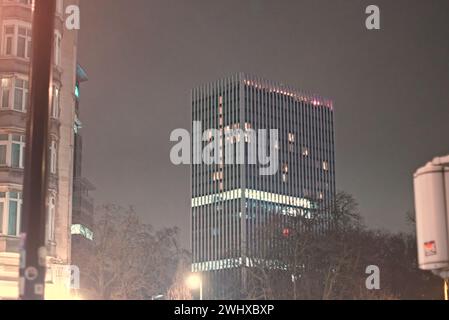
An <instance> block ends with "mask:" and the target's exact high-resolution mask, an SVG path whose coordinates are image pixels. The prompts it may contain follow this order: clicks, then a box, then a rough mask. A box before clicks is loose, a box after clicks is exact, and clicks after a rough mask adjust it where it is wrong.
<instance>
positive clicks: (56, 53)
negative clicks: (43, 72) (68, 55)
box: [53, 31, 62, 66]
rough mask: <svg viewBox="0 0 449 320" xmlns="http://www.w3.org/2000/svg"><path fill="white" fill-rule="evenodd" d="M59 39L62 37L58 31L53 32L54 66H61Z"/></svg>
mask: <svg viewBox="0 0 449 320" xmlns="http://www.w3.org/2000/svg"><path fill="white" fill-rule="evenodd" d="M61 39H62V36H61V34H60V33H59V31H57V32H55V38H54V41H55V44H54V50H53V55H54V57H53V59H54V64H55V65H56V66H60V65H61Z"/></svg>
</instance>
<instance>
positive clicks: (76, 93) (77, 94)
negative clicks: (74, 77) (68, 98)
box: [75, 83, 80, 99]
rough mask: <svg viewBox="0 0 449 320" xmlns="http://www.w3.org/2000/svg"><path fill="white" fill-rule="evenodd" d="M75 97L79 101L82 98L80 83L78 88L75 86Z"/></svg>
mask: <svg viewBox="0 0 449 320" xmlns="http://www.w3.org/2000/svg"><path fill="white" fill-rule="evenodd" d="M75 97H76V98H77V99H79V98H80V87H79V84H78V83H77V84H76V86H75Z"/></svg>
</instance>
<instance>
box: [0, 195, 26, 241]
mask: <svg viewBox="0 0 449 320" xmlns="http://www.w3.org/2000/svg"><path fill="white" fill-rule="evenodd" d="M21 213H22V193H21V192H19V191H15V190H11V191H7V192H0V234H4V235H8V236H18V235H19V232H20V219H21Z"/></svg>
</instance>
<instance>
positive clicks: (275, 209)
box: [191, 73, 335, 298]
mask: <svg viewBox="0 0 449 320" xmlns="http://www.w3.org/2000/svg"><path fill="white" fill-rule="evenodd" d="M191 103H192V120H193V125H192V133H193V136H194V139H193V141H194V143H192V151H193V164H192V166H191V182H192V185H191V188H192V189H191V193H192V200H191V201H192V203H191V228H192V233H191V236H192V238H191V242H192V255H193V263H192V271H193V272H198V273H201V276H202V279H203V288H204V289H203V290H204V291H203V292H204V296H205V297H206V298H238V297H239V296H238V295H239V292H244V290H245V269H246V268H250V267H251V266H252V265H253V263H254V262H255V261H261V260H263V259H266V257H265V256H264V255H265V253H266V252H267V248H268V247H270V246H273V244H272V243H270V239H269V237H268V236H267V235H266V233H264V232H262V231H261V230H262V229H263V228H264V227H266V226H268V225H271V227H274V230H276V228H277V229H278V231H279V232H280V233H284V234H288V232H289V230H288V229H286V228H285V225H287V224H288V223H287V222H291V220H295V219H299V218H302V219H307V218H311V217H312V216H313V215H314V214H317V212H318V211H320V212H323V211H324V212H326V210H327V209H329V208H331V206H332V203H333V200H334V198H335V150H334V145H335V141H334V120H333V118H334V112H333V104H332V102H331V101H330V100H327V99H324V98H322V97H319V96H316V95H313V94H307V93H304V92H301V91H299V90H296V89H294V88H291V87H289V86H286V85H283V84H280V83H275V82H272V81H268V80H264V79H261V78H258V77H254V76H250V75H247V74H243V73H239V74H237V75H235V76H232V77H229V78H226V79H222V80H219V81H216V82H213V83H209V84H206V85H204V86H201V87H199V88H196V89H194V90H193V91H192V98H191ZM209 129H216V132H217V131H218V141H215V140H217V136H216V135H213V134H211V133H210V132H209V131H208V130H209ZM260 130H267V131H268V132H270V131H269V130H275V132H277V134H276V135H277V136H276V137H275V138H276V139H269V141H268V144H270V145H271V146H270V148H266V147H267V146H266V145H265V142H264V140H260V139H259V138H260V137H258V135H259V136H260V135H261V133H259V132H261V131H260ZM229 132H231V134H229ZM236 132H238V134H235V133H236ZM266 135H267V136H269V137H272V134H271V133H269V134H268V133H267V134H266ZM195 136H196V137H200V140H201V142H200V143H195ZM196 141H198V138H197V140H196ZM211 143H216V146H217V150H218V159H219V161H215V162H213V163H211V162H208V163H205V162H204V161H203V160H204V156H205V154H206V153H208V152H209V151H210V149H208V148H207V146H208V145H210V144H211ZM263 148H265V149H267V150H268V149H269V150H270V153H272V155H273V153H274V154H276V155H277V156H276V157H273V158H272V159H273V161H276V163H275V167H276V168H277V170H275V171H274V172H271V173H269V174H267V173H266V172H263V165H261V163H255V162H250V161H248V160H249V159H250V158H251V156H250V152H251V150H254V151H253V152H255V153H256V154H259V153H260V150H261V149H263ZM238 150H242V151H241V154H244V155H245V157H244V159H245V161H244V162H238V163H237V162H235V163H232V161H231V162H230V161H228V160H229V159H227V158H226V155H228V154H232V153H234V155H237V154H238ZM225 158H226V159H225ZM198 159H201V161H198ZM233 159H234V160H236V159H237V157H236V156H234V157H233ZM195 160H196V161H195ZM264 165H267V163H264ZM271 165H273V164H271ZM327 212H329V211H327ZM323 221H324V222H323V223H324V224H325V225H323V226H322V227H323V228H326V227H328V226H327V225H326V220H323ZM273 224H274V226H273ZM282 254H288V248H280V254H279V262H280V263H282Z"/></svg>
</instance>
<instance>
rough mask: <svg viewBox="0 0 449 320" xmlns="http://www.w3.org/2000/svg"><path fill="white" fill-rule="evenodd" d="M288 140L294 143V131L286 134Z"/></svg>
mask: <svg viewBox="0 0 449 320" xmlns="http://www.w3.org/2000/svg"><path fill="white" fill-rule="evenodd" d="M288 142H290V143H294V142H295V134H294V133H291V132H290V133H289V134H288Z"/></svg>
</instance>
